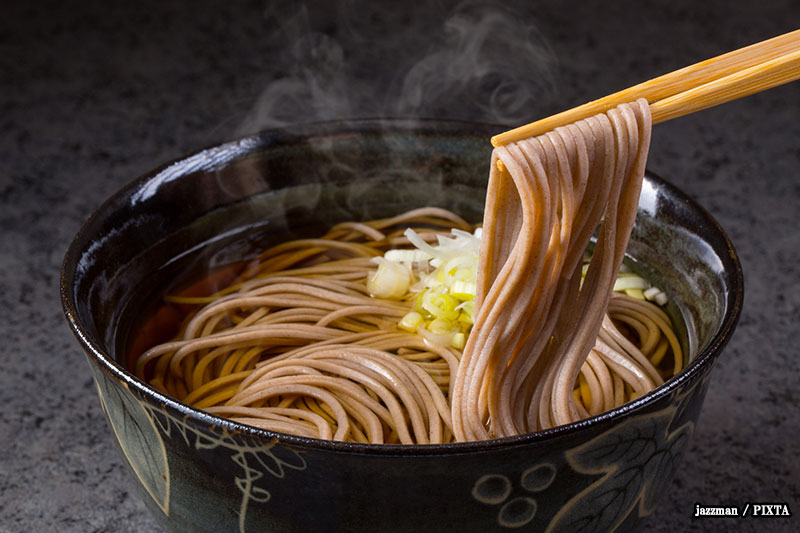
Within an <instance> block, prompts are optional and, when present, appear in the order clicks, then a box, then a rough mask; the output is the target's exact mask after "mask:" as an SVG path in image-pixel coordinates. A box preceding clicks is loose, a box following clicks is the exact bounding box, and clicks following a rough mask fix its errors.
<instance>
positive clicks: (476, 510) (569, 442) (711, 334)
mask: <svg viewBox="0 0 800 533" xmlns="http://www.w3.org/2000/svg"><path fill="white" fill-rule="evenodd" d="M498 131H499V128H496V127H492V126H485V125H478V124H471V123H463V122H441V121H417V120H414V121H409V120H394V121H386V120H383V121H348V122H337V123H325V124H315V125H308V126H299V127H291V128H287V129H282V130H279V131H269V132H264V133H261V134H258V135H254V136H250V137H245V138H242V139H239V140H236V141H233V142H229V143H226V144H222V145H219V146H214V147H211V148H208V149H205V150H202V151H200V152H197V153H195V154H192V155H189V156H187V157H185V158H182V159H179V160H177V161H175V162H172V163H169V164H167V165H164V166H162V167H160V168H158V169H156V170H155V171H153V172H151V173H149V174H147V175H145V176H143V177H141V178H139V179H137V180H135V181H133V182H132V183H131V184H129V185H128V186H127V187H125V188H124V189H122V190H121V191H119V192H118V193H116V194H115V195H113V196H112V197H111V198H110V199H109V200H108V201H106V202H105V203H104V204H103V205H102V206H101V207H100V208H99V209H98V210H97V211H96V212H95V213H94V214H92V215H91V217H90V218H89V219H88V221H87V222H86V223H85V225H84V226H83V227H82V228H81V230H80V232H79V233H78V235H77V236H76V237H75V239H74V241H73V242H72V244H71V246H70V247H69V250H68V252H67V254H66V258H65V260H64V265H63V270H62V279H61V292H62V301H63V305H64V310H65V314H66V317H67V320H68V321H69V324H70V326H71V327H72V330H73V331H74V333H75V335H76V337H77V338H78V340H79V342H80V344H81V346H82V347H83V349H84V350H85V351H86V354H87V359H88V362H89V366H90V368H91V371H92V374H93V376H94V379H95V381H96V384H97V392H98V394H99V396H100V401H101V404H102V407H103V409H104V411H105V413H106V415H107V417H108V421H109V424H110V427H111V430H112V431H113V433H114V436H115V437H116V441H117V443H118V445H119V451H120V452H121V455H122V457H123V458H124V461H125V463H126V464H127V466H128V467H129V469H130V472H131V474H132V476H133V479H134V481H135V484H136V486H137V487H138V489H139V492H140V493H141V497H142V498H143V499H144V501H145V502H146V503H147V505H148V507H149V508H150V509H151V510H152V512H153V513H154V515H155V516H156V517H157V519H158V521H159V522H160V523H161V524H162V525H163V527H164V528H165V529H167V530H171V531H216V532H218V531H263V530H273V531H356V530H357V531H412V530H414V531H459V532H463V531H495V530H505V529H519V528H527V529H530V530H537V531H539V530H541V531H545V530H546V531H584V532H585V531H611V530H614V529H618V530H630V529H633V528H635V527H636V526H637V525H638V524H640V521H641V520H642V519H643V518H645V517H647V516H648V515H650V514H651V513H652V512H653V511H654V509H655V508H656V505H657V502H658V501H659V499H660V498H661V496H662V495H663V494H664V493H665V492H666V491H667V489H668V488H669V485H670V479H671V477H672V473H673V471H674V469H675V468H676V466H677V465H678V463H679V460H680V457H681V455H682V454H683V453H684V451H685V450H686V449H687V443H688V442H689V439H690V438H691V436H692V432H693V431H694V427H695V423H696V421H697V418H698V414H699V412H700V408H701V404H702V402H703V397H704V395H705V392H706V389H707V385H708V382H709V376H710V372H711V370H712V367H713V365H714V362H715V361H716V359H717V358H718V357H719V356H720V354H721V352H722V349H723V347H724V346H725V344H726V342H727V341H728V340H729V339H730V336H731V334H732V333H733V330H734V327H735V325H736V321H737V318H738V316H739V312H740V310H741V306H742V299H743V286H742V271H741V267H740V264H739V261H738V259H737V256H736V253H735V251H734V249H733V247H732V246H731V243H730V242H729V240H728V239H727V237H726V236H725V234H724V233H723V231H722V229H721V228H720V227H719V225H718V224H717V223H716V222H715V221H714V220H713V219H712V218H711V217H710V216H709V214H708V213H707V212H706V211H705V210H704V209H702V208H701V207H700V206H698V205H697V204H696V203H695V202H694V201H692V200H691V199H690V198H689V197H687V196H686V195H685V194H684V193H682V192H681V191H679V190H678V189H676V188H675V187H674V186H672V185H670V184H669V183H667V182H666V181H664V180H662V179H660V178H658V177H656V176H655V175H653V174H650V173H648V174H647V176H646V178H645V182H644V187H643V191H642V196H641V201H640V205H639V213H638V218H637V222H636V226H635V228H634V232H633V236H632V239H631V244H630V247H629V257H628V261H629V263H630V265H631V266H632V267H633V268H634V269H636V270H639V271H641V272H642V273H643V274H644V275H645V276H647V277H648V278H650V279H651V280H653V281H654V282H655V283H656V284H657V285H659V286H660V287H662V288H663V289H664V290H666V291H667V292H668V293H669V295H670V298H671V300H670V301H671V303H670V306H669V312H670V313H672V314H673V315H680V316H682V317H683V321H684V322H685V324H686V327H685V328H684V329H681V331H680V336H681V341H682V342H683V344H684V346H685V347H686V348H687V350H688V353H689V359H690V360H689V362H688V365H687V367H686V368H685V370H683V371H682V372H681V373H680V374H679V375H678V376H676V377H674V378H672V379H670V380H669V381H667V382H666V383H665V384H664V385H663V386H661V387H659V388H657V389H656V390H654V391H652V392H651V393H649V394H647V395H646V396H644V397H641V398H639V399H637V400H635V401H633V402H631V403H629V404H626V405H624V406H622V407H620V408H618V409H614V410H613V411H610V412H607V413H603V414H601V415H599V416H595V417H593V418H590V419H587V420H584V421H581V422H578V423H574V424H570V425H567V426H561V427H557V428H554V429H551V430H548V431H541V432H537V433H533V434H527V435H520V436H517V437H513V438H504V439H499V440H493V441H485V442H469V443H458V444H448V445H414V446H401V445H361V444H348V443H338V442H330V441H321V440H315V439H307V438H301V437H294V436H289V435H285V434H280V433H273V432H269V431H263V430H258V429H254V428H251V427H248V426H244V425H240V424H236V423H233V422H230V421H228V420H224V419H221V418H217V417H214V416H211V415H208V414H206V413H204V412H201V411H198V410H196V409H193V408H191V407H188V406H186V405H184V404H181V403H179V402H177V401H175V400H173V399H171V398H169V397H167V396H164V395H163V394H161V393H159V392H157V391H156V390H154V389H152V388H151V387H149V386H148V385H146V384H145V383H143V382H141V381H140V380H138V379H137V378H135V377H134V376H133V375H132V374H131V373H129V372H128V370H127V369H126V368H125V365H124V364H123V363H122V361H124V358H125V353H124V352H125V346H126V343H128V342H129V341H130V336H131V335H132V334H134V333H135V332H134V330H135V325H134V324H135V323H136V321H135V317H136V316H137V314H141V312H142V311H141V310H142V309H144V308H145V307H146V305H147V302H148V301H150V300H152V299H153V298H155V297H156V295H157V292H156V291H157V290H158V288H159V287H163V285H164V283H166V280H168V279H169V278H170V277H171V276H174V275H176V273H179V272H182V271H185V270H186V269H187V268H190V265H193V264H197V263H198V262H199V263H203V264H209V263H211V264H222V263H224V262H226V261H230V260H233V259H236V258H241V257H245V256H247V255H248V254H253V253H255V250H256V248H257V247H258V246H259V245H261V244H263V242H268V241H270V240H274V239H277V238H285V237H286V236H288V235H293V236H294V235H302V234H304V232H307V231H309V228H317V227H319V226H320V225H330V224H333V223H335V222H336V221H339V220H344V219H354V218H355V219H359V218H377V217H380V216H387V215H388V214H391V213H396V212H400V211H402V210H404V209H407V208H411V207H419V206H423V205H440V206H443V207H447V208H450V209H452V210H454V211H456V212H459V213H461V214H462V215H463V216H465V217H467V218H471V219H473V220H476V221H479V220H480V214H481V211H482V208H483V198H484V189H485V186H486V179H487V176H488V165H489V156H490V151H491V148H490V145H489V143H488V138H489V136H490V135H491V134H494V133H497V132H498ZM687 172H691V170H687Z"/></svg>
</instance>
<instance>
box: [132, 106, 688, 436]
mask: <svg viewBox="0 0 800 533" xmlns="http://www.w3.org/2000/svg"><path fill="white" fill-rule="evenodd" d="M649 139H650V115H649V108H648V106H647V103H646V102H645V101H638V102H634V103H631V104H624V105H621V106H619V107H617V108H615V109H613V110H611V111H609V112H607V113H604V114H601V115H597V116H595V117H590V118H588V119H585V120H582V121H579V122H576V123H574V124H571V125H569V126H565V127H560V128H557V129H556V130H554V131H552V132H549V133H547V134H544V135H541V136H539V137H535V138H530V139H525V140H522V141H519V142H516V143H513V144H510V145H508V146H504V147H499V148H496V149H495V151H494V154H493V165H492V169H493V170H492V172H491V175H490V180H489V188H488V191H487V200H486V209H485V214H484V221H483V236H482V242H481V253H480V262H479V268H478V285H477V294H476V298H475V304H476V307H475V323H474V325H473V327H472V331H471V333H470V335H469V338H468V340H467V344H466V346H465V348H464V350H463V353H462V351H461V350H458V349H456V348H453V347H450V346H447V347H445V346H438V345H435V344H432V343H430V342H427V341H426V340H425V339H423V338H422V337H421V336H420V335H418V334H416V333H408V332H405V331H402V330H401V329H399V328H398V327H397V323H398V320H399V319H400V318H401V317H403V316H404V315H405V314H406V313H408V311H409V310H410V309H411V306H412V304H413V299H414V295H413V294H409V295H407V296H406V297H404V298H403V299H402V300H399V301H398V300H389V299H380V298H374V297H371V296H370V295H369V292H368V290H367V286H366V279H367V275H368V274H369V273H371V272H373V271H374V270H375V269H376V268H377V265H376V264H375V263H374V262H373V261H372V259H373V258H374V257H377V256H381V255H382V254H383V253H384V252H385V251H387V250H389V249H393V248H403V247H410V243H409V241H408V239H407V238H406V237H405V236H404V230H405V229H406V228H408V227H411V228H412V229H414V230H415V231H416V232H417V233H418V234H419V235H420V236H421V237H422V238H423V239H425V240H426V241H428V242H433V241H435V239H436V236H437V235H439V234H444V233H447V232H449V230H450V229H451V228H457V229H460V230H464V231H471V230H472V229H474V228H473V227H472V226H471V225H470V224H468V223H467V222H466V221H464V220H463V219H461V218H460V217H458V216H457V215H455V214H453V213H451V212H449V211H446V210H444V209H439V208H432V207H431V208H421V209H416V210H413V211H409V212H407V213H404V214H402V215H399V216H396V217H392V218H386V219H381V220H373V221H365V222H343V223H340V224H337V225H336V226H334V227H333V228H332V229H331V230H330V231H329V232H328V233H327V234H326V235H324V236H322V237H320V238H317V239H301V240H294V241H289V242H285V243H282V244H279V245H277V246H274V247H272V248H270V249H268V250H266V251H264V252H263V253H262V254H261V255H260V256H259V258H258V261H256V262H254V263H253V264H252V266H250V267H249V268H248V269H247V270H246V271H245V272H243V273H242V274H240V275H239V277H238V278H237V279H236V280H235V281H234V282H233V283H232V284H230V285H229V286H227V287H225V288H223V289H222V290H220V291H218V292H217V293H216V294H214V295H212V296H210V297H207V298H178V297H174V298H171V299H172V300H173V301H174V302H177V303H182V304H194V305H195V306H196V310H195V311H193V312H192V313H191V314H190V315H189V316H188V317H187V319H186V320H185V322H184V323H183V325H182V326H181V331H180V333H179V335H178V336H177V338H175V339H174V340H172V341H170V342H166V343H164V344H160V345H158V346H154V347H152V348H150V349H149V350H147V351H146V352H145V353H143V354H142V355H141V356H139V358H138V360H137V362H136V365H135V372H136V374H137V375H138V376H139V377H140V378H141V379H144V380H146V381H148V382H149V383H150V384H151V385H153V386H154V387H156V388H158V389H159V390H161V391H163V392H165V393H167V394H169V395H172V396H174V397H176V398H177V399H179V400H181V401H183V402H185V403H188V404H190V405H193V406H195V407H197V408H200V409H204V410H206V411H208V412H210V413H213V414H216V415H219V416H223V417H227V418H230V419H232V420H235V421H238V422H241V423H245V424H249V425H251V426H255V427H259V428H263V429H268V430H273V431H279V432H284V433H290V434H294V435H299V436H305V437H313V438H320V439H333V440H341V441H354V442H364V443H403V444H411V443H420V444H426V443H439V442H452V441H465V440H480V439H489V438H495V437H501V436H507V435H516V434H520V433H525V432H529V431H535V430H537V429H541V428H547V427H551V426H555V425H560V424H566V423H569V422H573V421H576V420H579V419H581V418H585V417H587V416H591V415H595V414H598V413H600V412H603V411H606V410H608V409H611V408H613V407H616V406H619V405H621V404H622V403H625V402H627V401H629V400H631V399H632V398H635V397H637V396H640V395H642V394H645V393H646V392H647V391H649V390H651V389H652V388H654V387H655V386H658V385H659V384H661V383H662V382H663V379H664V377H665V376H669V375H672V374H673V373H674V372H677V371H678V370H680V365H681V364H682V355H681V351H680V346H679V344H678V341H677V338H676V336H675V334H674V332H673V331H672V326H671V325H670V320H669V318H668V317H667V315H666V314H665V313H664V312H663V311H662V310H661V309H659V308H658V307H657V306H655V305H653V304H652V303H650V302H647V301H645V300H641V299H637V298H632V297H629V296H625V295H621V294H617V293H614V294H613V296H612V288H613V284H614V281H615V279H616V277H617V272H618V270H619V268H620V265H621V263H622V259H623V256H624V252H625V248H626V246H627V242H628V238H629V235H630V232H631V228H632V225H633V220H634V217H635V215H636V210H637V205H638V198H639V191H640V188H641V181H642V177H643V174H644V165H645V160H646V157H647V149H648V145H649ZM497 161H501V162H502V164H503V166H504V170H500V169H499V168H497V166H496V162H497ZM598 228H599V229H598ZM595 230H597V242H596V245H595V248H594V251H593V254H592V257H591V261H590V263H589V266H588V270H587V271H586V275H585V278H583V280H582V276H581V269H582V267H583V264H584V252H585V249H586V247H587V245H588V243H589V240H590V238H591V236H592V235H593V234H594V232H595ZM665 368H666V370H665Z"/></svg>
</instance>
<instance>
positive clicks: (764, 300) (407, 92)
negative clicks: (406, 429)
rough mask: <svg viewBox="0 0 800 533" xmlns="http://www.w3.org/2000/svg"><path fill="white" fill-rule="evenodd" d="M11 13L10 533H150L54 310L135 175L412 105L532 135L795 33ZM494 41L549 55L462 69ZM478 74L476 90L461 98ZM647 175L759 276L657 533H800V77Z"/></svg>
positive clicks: (745, 5)
mask: <svg viewBox="0 0 800 533" xmlns="http://www.w3.org/2000/svg"><path fill="white" fill-rule="evenodd" d="M7 4H9V3H4V4H3V7H0V331H1V332H2V337H1V338H2V341H0V406H2V407H0V450H1V451H2V452H1V453H0V532H3V533H6V532H17V531H32V532H48V531H58V532H67V533H70V532H89V531H131V532H134V531H135V532H139V531H152V530H153V529H154V528H155V524H154V522H153V521H152V519H151V518H150V517H149V516H148V515H147V512H146V510H145V508H144V506H143V504H142V503H141V502H139V501H138V499H137V498H136V496H135V495H134V493H133V489H132V482H131V481H130V480H129V479H128V477H127V474H126V472H125V470H124V468H123V466H122V462H121V460H120V458H119V457H118V456H117V452H116V450H115V446H114V443H113V441H112V436H111V432H110V431H109V429H108V427H107V425H106V422H105V420H104V418H103V415H102V413H101V411H100V407H99V403H98V401H97V398H96V393H95V389H94V386H93V384H92V381H91V377H90V374H89V369H88V366H87V364H86V363H85V361H84V356H83V354H82V353H81V350H80V348H79V347H78V344H77V342H76V341H75V340H74V339H73V337H72V335H71V333H70V332H69V330H68V328H67V325H66V323H65V320H64V319H63V317H62V313H61V304H60V302H59V298H58V282H59V268H60V263H61V259H62V257H63V254H64V251H65V249H66V247H67V245H68V243H69V241H70V239H71V237H72V235H73V234H74V233H75V232H76V231H77V229H78V227H79V226H80V224H81V223H82V221H83V220H84V219H85V218H86V217H87V216H88V215H89V213H91V211H92V210H93V209H94V208H95V207H96V206H98V205H99V204H100V202H102V200H103V199H104V198H106V197H107V196H109V195H110V194H111V193H113V192H114V191H115V190H116V189H118V188H119V187H120V186H122V185H123V184H124V183H126V182H128V181H129V180H131V179H133V178H134V177H136V176H137V175H139V174H141V173H143V172H145V171H147V170H149V169H150V168H152V167H154V166H156V165H157V164H159V163H162V162H165V161H167V160H170V159H173V158H176V157H178V156H179V155H181V154H183V153H185V152H188V151H191V150H194V149H197V148H200V147H203V146H206V145H209V144H212V143H216V142H219V141H222V140H225V139H228V138H231V137H234V136H236V135H238V134H240V133H245V132H249V131H254V130H256V129H259V128H263V127H269V126H274V125H277V124H280V123H285V122H302V121H310V120H316V119H329V118H336V117H352V116H369V115H376V114H399V113H404V114H420V115H427V116H447V117H459V118H475V119H484V120H502V121H505V122H508V123H523V122H527V121H529V120H532V119H534V118H536V117H539V116H544V115H546V114H549V113H552V112H555V111H558V110H560V109H563V108H566V107H570V106H572V105H576V104H579V103H582V102H584V101H586V100H588V99H592V98H596V97H599V96H602V95H605V94H608V93H610V92H613V91H615V90H618V89H621V88H623V87H626V86H629V85H632V84H634V83H636V82H639V81H642V80H644V79H647V78H651V77H654V76H656V75H659V74H662V73H665V72H668V71H671V70H673V69H675V68H678V67H681V66H684V65H687V64H690V63H693V62H695V61H698V60H701V59H704V58H706V57H710V56H713V55H716V54H719V53H722V52H725V51H727V50H730V49H733V48H738V47H740V46H744V45H746V44H750V43H752V42H755V41H758V40H762V39H765V38H768V37H771V36H774V35H777V34H779V33H783V32H786V31H790V30H792V29H795V28H796V27H797V26H798V22H800V7H798V4H797V2H796V1H794V0H776V1H763V2H745V1H723V0H714V1H704V2H694V1H687V0H681V1H677V0H673V1H659V2H633V1H624V2H613V3H612V2H582V1H564V2H559V1H555V0H548V1H540V2H536V1H530V2H504V3H503V5H504V6H506V7H505V8H504V9H505V10H503V11H499V12H498V13H500V15H498V16H501V17H505V18H501V19H494V18H492V16H490V15H488V14H486V13H488V12H486V11H480V8H481V6H486V5H488V4H487V3H485V2H484V3H476V2H472V3H471V4H470V5H469V6H467V8H464V7H463V6H462V7H461V8H457V7H458V6H457V4H455V3H448V2H436V3H423V4H422V5H417V6H416V7H414V8H406V7H402V8H401V7H400V5H401V4H402V3H401V2H395V3H388V2H386V3H385V4H383V3H375V2H362V3H357V2H353V1H346V2H338V3H334V2H318V3H317V4H314V3H307V4H305V6H301V4H299V3H292V2H284V3H276V2H269V3H264V2H243V1H242V2H240V1H232V2H209V1H197V2H158V1H139V2H128V3H125V4H123V3H117V2H74V3H68V2H52V1H50V2H35V3H29V4H26V5H25V6H23V5H22V4H23V2H14V3H13V6H9V5H7ZM329 4H330V5H329ZM695 4H697V5H695ZM644 5H647V6H648V7H642V6H644ZM515 6H516V7H515ZM476 9H478V11H479V12H482V13H484V14H486V16H485V19H486V20H489V21H490V22H492V24H494V23H497V24H499V25H497V26H491V27H490V30H491V31H489V32H488V33H485V34H482V33H481V32H480V28H476V27H475V26H470V21H471V20H472V21H473V22H474V18H473V19H470V18H469V17H466V18H465V15H464V13H470V11H469V10H473V11H472V12H474V10H476ZM509 10H511V11H509ZM498 21H499V22H498ZM504 24H507V25H504ZM520 28H528V29H530V28H534V29H535V31H532V32H530V33H519V29H520ZM480 38H485V39H486V40H485V41H482V42H483V45H484V48H483V49H481V50H484V49H487V50H492V49H493V48H492V45H491V43H492V42H494V41H495V40H499V41H500V42H503V43H506V45H508V43H511V44H513V43H514V42H518V43H521V44H524V43H525V42H528V43H533V45H534V47H533V48H525V47H524V46H520V47H519V48H516V47H515V46H512V47H511V49H514V50H516V51H517V52H516V53H512V54H511V56H509V55H508V54H506V55H505V56H504V57H506V59H505V60H502V59H501V58H498V57H494V56H492V57H490V58H489V59H490V61H489V62H488V63H487V64H489V65H494V70H492V69H491V68H489V69H488V71H487V73H486V74H485V75H484V74H483V72H484V70H480V69H479V68H477V66H478V65H477V64H476V68H475V69H471V70H470V71H469V72H465V71H463V66H464V64H465V63H464V62H459V61H458V59H457V58H458V57H460V56H463V54H467V53H471V52H470V50H473V51H474V49H473V48H470V47H471V44H470V43H473V44H474V42H475V39H480ZM486 43H489V44H488V45H486ZM500 48H501V52H502V47H500ZM442 50H444V51H445V53H442ZM448 54H450V55H448ZM537 54H539V55H537ZM476 57H478V56H476ZM480 57H483V56H480ZM509 57H510V59H508V58H509ZM454 58H455V59H454ZM484 59H485V57H484ZM453 65H455V66H458V65H461V67H462V71H458V70H457V69H456V71H453V70H452V68H450V67H452V66H453ZM466 65H467V66H469V65H471V63H470V62H469V61H468V62H467V63H466ZM484 67H485V65H483V66H481V68H484ZM465 76H466V77H467V78H470V79H471V85H469V86H468V87H466V88H465V87H464V86H463V85H459V84H458V83H456V82H457V80H458V79H463V78H464V77H465ZM476 76H477V77H476ZM447 83H450V85H446V84H447ZM504 83H506V85H503V84H504ZM500 86H502V87H505V88H504V89H503V90H500V91H494V89H496V88H497V87H500ZM415 87H416V88H417V89H419V88H422V91H421V92H419V91H417V92H415ZM509 88H510V89H509ZM515 99H516V100H515ZM520 103H521V104H522V106H521V107H520V105H517V104H520ZM515 105H516V107H515ZM648 166H649V168H650V169H651V170H653V171H655V172H656V173H658V174H661V175H663V176H665V177H667V178H668V179H670V180H671V181H673V182H674V183H676V184H677V185H679V186H680V187H681V188H683V189H684V190H686V191H687V192H688V193H690V194H691V195H692V196H693V197H695V198H696V199H697V200H699V201H700V202H701V203H702V204H703V205H704V206H706V207H707V208H708V209H709V210H710V211H711V213H712V214H713V215H714V216H715V217H716V218H717V220H719V222H720V223H721V224H722V226H723V227H724V228H725V229H726V231H727V232H728V234H729V235H730V237H731V238H732V240H733V242H734V244H735V246H736V247H737V249H738V251H739V254H740V256H741V260H742V263H743V266H744V270H745V284H746V297H745V310H744V314H743V315H742V318H741V321H740V324H739V328H738V330H737V332H736V334H735V336H734V338H733V340H732V341H731V343H730V344H729V347H728V349H727V351H726V353H725V354H724V355H723V357H722V358H721V359H720V361H719V363H718V365H717V368H716V369H715V371H714V376H713V379H712V382H711V386H710V390H709V392H708V396H707V399H706V404H705V409H704V411H703V414H702V417H701V420H700V424H699V426H698V428H697V430H696V432H695V434H694V437H693V440H692V444H691V446H690V448H689V451H688V453H687V455H686V456H685V458H684V460H683V463H682V464H681V465H680V469H679V472H678V474H677V475H676V477H675V479H674V481H673V483H672V491H671V493H670V494H668V497H667V499H666V501H664V502H663V503H662V505H661V507H660V508H659V509H658V510H657V512H656V513H655V515H654V518H653V519H652V520H651V521H650V524H649V526H650V530H652V531H657V532H675V531H797V530H800V518H798V513H800V407H799V406H798V404H799V403H800V392H798V390H799V389H798V381H799V380H798V378H799V377H800V358H798V348H797V342H796V334H797V332H798V324H800V284H798V283H797V277H798V275H800V268H799V267H798V265H799V264H800V252H799V250H800V231H799V230H798V226H797V224H798V219H799V218H800V83H795V84H794V85H789V86H785V87H782V88H778V89H774V90H772V91H769V92H767V93H763V94H759V95H756V96H752V97H750V98H747V99H744V100H740V101H737V102H734V103H730V104H726V105H724V106H721V107H718V108H715V109H712V110H707V111H704V112H701V113H697V114H695V115H693V116H690V117H686V118H682V119H677V120H674V121H672V122H670V123H666V124H662V125H658V126H656V127H655V130H654V134H653V143H652V148H651V158H650V162H649V165H648ZM695 502H702V503H704V504H715V505H725V504H729V505H739V506H742V505H743V504H744V503H746V502H771V503H786V504H788V505H789V508H790V509H791V511H792V513H793V514H794V515H795V516H794V517H792V518H764V519H755V518H739V519H721V518H708V519H705V520H693V519H692V518H691V515H692V513H693V508H694V504H695Z"/></svg>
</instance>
